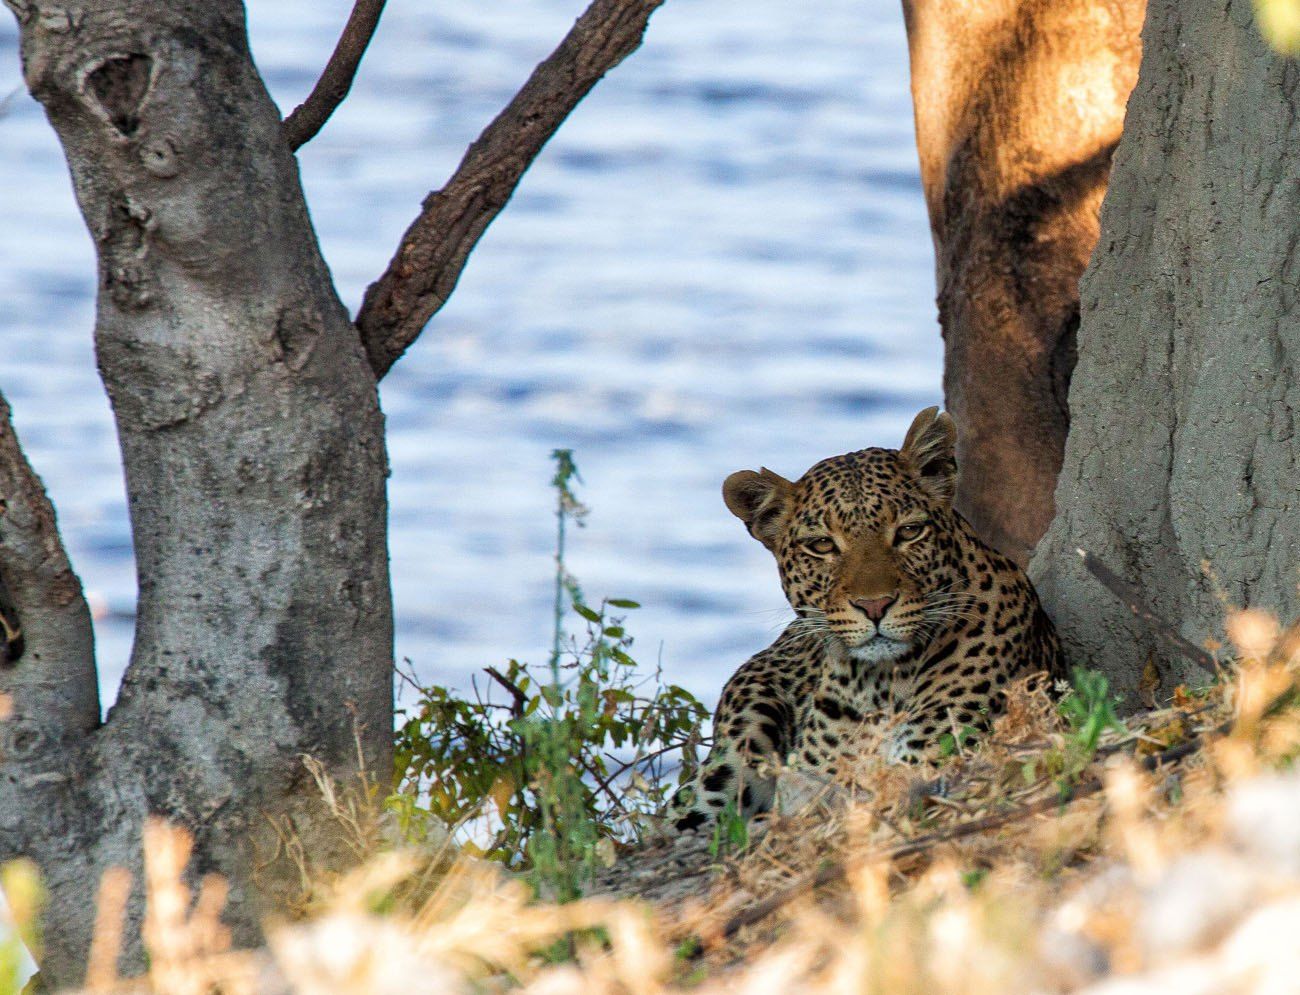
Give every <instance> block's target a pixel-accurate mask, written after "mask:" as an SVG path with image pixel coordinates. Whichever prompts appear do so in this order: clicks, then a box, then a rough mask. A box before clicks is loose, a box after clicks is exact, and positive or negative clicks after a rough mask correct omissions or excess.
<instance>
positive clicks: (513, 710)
mask: <svg viewBox="0 0 1300 995" xmlns="http://www.w3.org/2000/svg"><path fill="white" fill-rule="evenodd" d="M483 669H484V670H485V671H487V675H488V676H489V677H491V678H492V679H493V680H494V681H496V682H497V683H498V684H500V685H501V686H502V687H503V688H505V689H506V690H507V691H509V692H510V697H511V698H513V699H514V704H513V705H511V706H510V714H511V715H513V716H514V717H515V718H517V719H522V718H523V717H524V710H525V709H526V708H527V707H528V695H526V694H524V692H523V691H522V690H521V689H520V687H519V685H518V684H516V683H515V682H514V681H512V680H511V679H510V678H509V677H506V676H505V674H503V673H501V671H499V670H497V669H496V667H484V668H483Z"/></svg>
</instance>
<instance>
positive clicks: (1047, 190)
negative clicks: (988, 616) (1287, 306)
mask: <svg viewBox="0 0 1300 995" xmlns="http://www.w3.org/2000/svg"><path fill="white" fill-rule="evenodd" d="M1143 2H1144V0H958V2H955V3H954V2H948V0H945V2H940V0H903V13H904V15H905V18H906V23H907V37H908V48H909V52H910V55H911V63H912V96H913V103H914V107H915V112H916V138H917V146H918V149H919V152H920V158H921V179H922V183H923V184H924V187H925V197H926V204H927V206H928V208H929V213H930V224H931V230H932V233H933V235H934V245H935V262H936V267H935V268H936V278H937V284H938V304H939V321H940V324H941V325H942V327H943V334H944V342H945V353H944V393H945V396H946V401H947V406H948V409H949V410H950V411H951V412H952V414H953V416H954V418H955V419H956V422H957V426H958V430H959V435H958V442H957V458H958V465H959V467H960V476H959V479H958V488H957V507H958V509H959V510H961V511H962V513H963V514H965V515H966V517H967V518H968V519H969V520H970V521H971V524H972V525H974V526H975V528H976V530H977V531H979V532H980V534H981V535H983V536H984V537H985V538H986V539H987V540H988V541H990V542H992V543H993V544H994V545H996V546H998V547H999V548H1000V549H1002V551H1003V552H1005V553H1006V554H1007V555H1009V556H1011V557H1013V558H1015V559H1017V560H1018V561H1020V562H1021V563H1024V562H1025V561H1026V560H1027V559H1028V557H1029V553H1030V552H1031V551H1032V549H1033V547H1034V544H1035V543H1036V542H1037V541H1038V539H1039V537H1040V536H1041V535H1042V534H1043V532H1044V530H1045V529H1046V528H1047V525H1048V523H1049V522H1050V521H1051V519H1052V513H1053V503H1052V491H1053V488H1054V487H1055V484H1056V475H1057V472H1058V470H1059V469H1060V466H1061V453H1062V448H1063V446H1064V444H1065V436H1066V431H1067V429H1068V428H1069V413H1068V411H1067V407H1066V392H1067V389H1068V387H1069V382H1070V374H1071V372H1072V370H1073V368H1074V357H1075V332H1076V329H1077V327H1078V317H1079V296H1078V280H1079V276H1080V274H1082V272H1083V269H1084V266H1085V265H1086V264H1087V261H1088V256H1089V254H1090V253H1091V252H1092V249H1093V246H1094V245H1095V244H1096V241H1097V211H1098V208H1099V206H1100V204H1101V199H1102V195H1103V194H1104V193H1105V189H1106V175H1107V172H1108V170H1109V168H1110V157H1111V152H1112V150H1113V149H1114V146H1115V143H1116V141H1117V140H1118V139H1119V134H1120V128H1121V125H1122V121H1123V115H1124V102H1125V100H1126V99H1127V98H1128V94H1129V91H1130V90H1131V89H1132V86H1133V81H1134V79H1135V77H1136V73H1137V64H1138V55H1139V49H1138V30H1139V27H1140V25H1141V20H1142V6H1143Z"/></svg>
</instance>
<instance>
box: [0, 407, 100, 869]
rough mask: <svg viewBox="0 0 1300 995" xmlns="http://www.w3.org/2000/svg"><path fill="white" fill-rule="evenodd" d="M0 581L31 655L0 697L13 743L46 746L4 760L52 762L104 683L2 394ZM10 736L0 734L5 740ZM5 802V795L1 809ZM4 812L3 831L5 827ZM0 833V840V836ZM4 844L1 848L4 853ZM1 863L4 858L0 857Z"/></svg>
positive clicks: (82, 726)
mask: <svg viewBox="0 0 1300 995" xmlns="http://www.w3.org/2000/svg"><path fill="white" fill-rule="evenodd" d="M0 578H3V581H2V583H3V586H4V590H5V595H6V597H5V599H4V600H5V602H6V604H5V608H6V610H7V612H6V613H9V614H10V617H9V618H7V619H3V620H0V621H3V624H4V628H5V629H6V632H8V630H10V629H14V630H19V631H17V632H15V635H16V636H18V638H20V639H21V640H22V641H23V642H25V643H26V650H25V651H24V652H23V653H22V656H21V658H20V659H18V658H17V657H18V647H17V646H12V642H13V640H12V639H8V640H7V641H8V642H10V644H11V653H10V654H9V655H10V656H11V659H9V660H7V661H6V662H5V663H4V664H2V665H0V695H10V696H12V698H13V701H12V703H11V704H12V706H13V719H12V720H11V722H12V723H13V724H6V726H7V729H8V732H9V733H10V736H9V738H10V739H11V740H12V739H13V737H14V735H15V730H18V729H25V734H24V735H22V736H20V737H19V738H21V739H23V741H24V742H27V743H31V744H33V745H34V746H39V747H41V748H42V749H41V750H40V751H39V752H38V753H33V754H32V755H31V756H24V755H23V754H24V751H23V750H14V749H13V743H12V742H10V744H9V745H10V749H8V750H5V749H4V748H3V745H2V743H0V762H8V761H15V760H17V761H20V762H28V763H32V764H35V765H37V766H40V765H43V764H48V763H54V764H57V763H58V762H59V761H58V760H57V759H56V753H52V752H49V749H50V748H53V747H56V746H58V745H61V744H63V743H67V742H70V741H72V740H73V739H75V737H77V736H78V735H80V734H82V733H84V732H86V731H87V730H89V729H92V728H94V727H95V726H96V725H98V724H99V686H98V679H97V674H96V671H95V654H94V636H93V634H92V630H91V621H90V610H89V608H88V607H87V606H86V600H85V597H84V596H83V594H82V590H81V581H79V580H78V579H77V575H76V574H75V573H73V571H72V565H71V564H70V563H69V562H68V555H67V553H66V552H65V550H64V548H63V541H62V539H61V538H60V536H59V527H58V524H57V523H56V521H55V517H54V506H53V505H51V504H50V499H49V497H48V496H47V495H46V493H45V487H44V486H43V485H42V483H41V480H40V478H39V477H38V476H37V475H36V472H35V471H34V470H33V469H32V467H31V464H30V463H28V462H27V457H26V456H25V455H24V454H23V450H22V446H21V444H20V443H19V441H18V436H17V435H16V434H15V433H14V428H13V423H12V421H11V420H10V413H9V405H8V404H7V403H6V402H5V400H4V398H3V397H0ZM4 738H5V737H4V735H3V731H0V740H3V739H4ZM5 804H6V800H5V799H4V798H3V797H0V809H3V808H4V806H5ZM4 815H5V813H4V812H3V811H0V829H2V828H3V823H4ZM0 835H3V834H2V833H0ZM3 849H4V848H3V846H0V851H3ZM0 859H3V858H2V857H0Z"/></svg>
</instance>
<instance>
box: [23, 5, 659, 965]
mask: <svg viewBox="0 0 1300 995" xmlns="http://www.w3.org/2000/svg"><path fill="white" fill-rule="evenodd" d="M5 2H6V4H7V5H8V6H9V7H10V8H11V9H12V10H13V11H14V13H15V15H16V16H17V18H18V21H19V25H20V30H21V39H22V56H23V70H24V75H25V78H26V81H27V84H28V86H29V88H30V89H31V91H32V93H33V95H35V96H36V98H37V99H39V100H40V101H41V103H42V104H43V105H44V106H45V109H46V112H47V114H48V117H49V119H50V122H51V124H52V125H53V126H54V128H55V130H56V131H57V132H58V135H59V138H60V140H61V141H62V143H63V146H64V150H65V153H66V156H67V159H68V164H69V167H70V170H71V173H72V179H73V184H74V187H75V191H76V196H77V199H78V202H79V205H80V207H81V211H82V213H83V215H84V217H85V219H86V222H87V226H88V228H89V229H90V233H91V236H92V238H93V240H94V243H95V247H96V250H97V255H98V263H99V294H98V308H97V320H96V329H95V342H96V347H97V355H98V361H99V366H100V371H101V374H102V376H103V379H104V383H105V385H106V387H107V389H108V392H109V396H110V399H111V401H112V404H113V410H114V415H115V418H116V421H117V427H118V434H119V439H120V442H121V446H122V453H123V461H124V465H125V468H126V484H127V493H128V499H129V510H130V516H131V524H132V531H133V536H134V543H135V551H136V559H137V565H138V575H139V602H138V607H137V620H136V641H135V645H134V648H133V652H132V657H131V661H130V665H129V668H128V670H127V674H126V678H125V680H124V683H123V686H122V689H121V692H120V694H119V697H118V701H117V704H116V705H115V706H114V708H113V710H112V712H111V714H110V715H109V718H108V721H107V722H106V723H104V724H102V725H101V724H100V716H99V701H98V694H97V685H96V671H95V662H94V655H93V642H92V632H91V624H90V616H89V612H88V611H87V609H86V604H85V600H84V598H83V597H82V592H81V588H80V584H79V582H78V580H77V578H76V576H75V574H74V573H73V572H72V569H71V566H70V565H69V563H68V559H67V556H66V555H65V553H64V550H63V548H62V545H61V543H60V540H59V536H58V531H57V527H56V525H55V520H54V511H53V508H52V507H51V506H50V504H49V501H48V500H47V498H46V496H45V493H44V490H43V489H42V487H41V484H40V482H39V480H38V479H37V477H36V475H35V474H34V473H33V472H32V469H31V467H30V466H29V465H28V463H27V461H26V459H25V458H24V457H23V454H22V451H21V448H20V447H19V444H18V441H17V439H16V438H15V437H14V434H13V431H12V428H11V427H10V424H9V421H8V410H7V408H3V401H2V400H0V576H2V577H3V579H4V581H5V582H6V583H7V586H8V588H9V591H10V595H11V598H12V600H13V602H14V605H15V607H16V608H17V610H18V612H19V614H20V616H21V618H22V620H23V623H24V629H25V636H26V641H27V651H26V653H25V654H24V655H23V656H22V657H21V658H20V659H19V660H18V661H17V662H16V663H14V664H11V665H0V696H3V697H4V698H5V699H6V701H5V704H6V706H7V707H10V706H11V707H12V713H13V714H12V717H11V718H10V719H9V720H8V721H5V722H3V723H0V751H2V752H0V861H3V860H7V859H9V858H11V857H13V856H16V855H24V856H29V857H32V858H34V859H35V860H36V861H37V863H38V864H39V865H40V867H41V869H42V870H43V872H44V874H45V877H46V881H47V884H48V885H49V888H50V900H51V908H50V911H49V916H48V928H47V937H46V938H47V949H46V952H45V956H44V959H43V962H42V969H43V972H44V974H45V976H46V978H47V981H48V983H49V984H50V985H52V986H66V985H70V984H73V983H77V982H79V981H80V980H81V973H80V972H81V967H82V965H83V964H84V959H85V955H86V952H87V946H88V940H89V934H90V929H91V925H92V920H93V916H94V893H95V888H96V886H97V883H98V880H99V877H100V875H101V873H102V872H103V871H104V870H105V869H106V868H108V867H110V866H113V865H121V866H126V867H128V868H132V869H135V870H137V872H138V869H139V866H140V835H141V826H142V823H143V821H144V819H145V817H146V816H147V815H151V814H157V815H162V816H164V817H166V818H167V819H169V820H171V821H174V822H179V823H181V824H183V825H185V826H187V827H189V828H190V829H191V830H193V831H194V833H195V836H196V841H195V861H194V864H193V871H194V872H195V873H196V874H202V873H208V872H213V871H215V872H219V873H221V874H222V875H224V876H225V877H226V878H227V879H228V880H229V881H230V883H231V886H232V887H231V892H230V903H229V906H228V910H227V919H228V921H229V922H230V924H231V925H232V926H233V927H234V932H235V936H236V938H237V940H239V941H241V942H251V941H255V940H256V939H257V933H258V925H259V923H260V921H261V919H262V917H263V915H264V913H266V912H267V911H269V910H271V909H273V908H276V907H278V906H281V905H282V904H283V903H284V901H285V900H286V899H287V898H289V897H291V896H292V895H293V894H294V893H295V891H296V888H297V882H296V881H295V880H294V875H293V874H292V868H291V867H290V866H289V864H288V862H287V861H281V862H279V863H277V862H270V863H267V862H266V857H267V855H268V854H270V853H271V852H272V851H274V850H275V849H276V845H275V844H276V832H275V830H274V829H273V822H274V823H278V824H279V825H281V826H282V825H284V823H285V820H290V821H291V822H292V824H293V825H294V827H295V829H296V831H297V832H298V833H299V834H300V835H301V836H302V837H303V839H304V842H305V844H306V848H307V850H308V851H309V852H311V853H312V855H313V858H314V859H315V860H316V861H317V862H318V863H320V864H323V865H325V866H329V865H330V864H331V863H339V862H341V861H343V860H345V859H346V858H347V854H345V853H341V852H339V850H340V849H341V848H340V846H339V843H338V842H337V841H338V840H339V839H340V834H339V833H338V832H337V831H335V830H333V829H332V828H331V826H330V825H329V820H328V819H327V818H326V819H322V818H321V817H320V815H321V812H320V809H321V805H320V800H319V797H318V793H317V792H316V790H315V788H314V785H313V784H312V783H311V781H310V778H309V777H308V776H307V772H306V770H305V769H304V767H303V765H302V763H301V757H302V756H303V755H304V754H306V755H311V756H312V757H315V758H316V759H318V760H320V761H322V762H323V763H324V765H325V766H326V769H327V770H328V771H329V772H330V773H332V774H333V775H334V776H336V777H337V778H339V779H340V780H341V781H343V782H345V783H349V782H353V779H354V778H355V777H356V775H357V773H358V765H359V764H360V763H363V764H364V765H365V766H366V767H368V768H369V769H370V770H371V771H373V772H378V776H379V777H380V778H384V777H386V776H387V772H388V771H389V769H390V765H391V738H392V684H391V680H392V603H391V597H390V592H389V582H388V561H387V546H386V527H387V521H386V518H387V506H386V495H385V478H386V475H387V458H386V453H385V448H384V438H383V418H382V415H381V413H380V410H379V405H378V396H377V390H376V384H377V378H378V377H379V376H382V374H383V372H385V371H386V370H387V369H388V368H389V366H391V365H392V362H393V360H394V359H395V358H396V356H397V355H398V354H400V352H401V351H402V350H403V349H405V348H406V346H408V345H409V344H410V342H411V341H412V340H413V339H414V338H415V336H416V335H418V334H419V332H420V330H421V328H422V327H423V324H424V322H425V321H426V320H427V318H428V317H429V315H430V314H431V313H432V310H430V309H429V308H428V307H427V298H426V301H425V303H421V304H419V305H418V307H419V308H421V309H422V310H421V311H420V312H419V314H417V315H416V318H415V319H414V320H412V317H411V313H410V312H408V311H406V310H403V309H402V308H400V307H396V306H388V307H387V308H386V309H385V312H384V318H385V320H389V321H392V322H395V323H398V324H400V325H401V334H400V337H399V339H400V341H399V340H395V339H392V338H389V339H388V340H387V341H388V342H389V343H390V344H391V346H392V348H393V349H395V351H394V352H392V353H391V354H390V353H389V352H385V351H383V350H380V354H381V361H378V362H374V363H372V361H371V359H370V357H369V356H368V355H367V350H366V347H365V345H364V344H363V338H362V334H361V332H360V331H359V329H358V328H357V326H356V325H354V324H353V323H352V322H351V321H350V320H349V317H348V314H347V311H346V309H345V308H344V307H343V305H342V303H341V302H340V301H339V299H338V297H337V295H336V293H335V291H334V288H333V285H332V283H331V280H330V276H329V273H328V270H327V268H326V266H325V263H324V261H323V260H322V258H321V255H320V251H319V248H318V246H317V244H316V239H315V235H314V233H313V230H312V227H311V223H310V220H309V218H308V214H307V208H306V205H305V203H304V200H303V195H302V190H301V187H300V184H299V179H298V171H297V165H296V162H295V160H294V158H293V155H292V151H291V144H293V145H295V146H296V144H299V143H301V141H304V140H306V138H308V137H310V134H309V132H311V133H314V129H317V128H319V127H320V125H321V124H323V123H324V121H325V119H326V118H328V116H329V114H330V113H331V112H332V110H333V109H334V107H335V106H337V103H338V101H339V100H340V99H342V96H343V94H344V93H346V89H347V86H346V81H350V79H351V74H352V73H353V72H355V70H356V62H357V60H358V59H359V58H360V55H361V52H362V51H364V48H365V41H366V40H367V39H368V38H369V35H370V33H372V32H373V30H374V26H375V21H376V20H377V18H378V14H379V11H380V9H381V8H382V6H383V5H382V3H376V2H374V0H358V7H357V11H356V12H354V16H353V18H352V19H351V20H350V21H349V26H348V29H347V32H345V35H352V36H353V37H345V39H344V40H343V41H342V42H340V46H339V49H338V51H337V52H336V53H335V57H334V59H333V60H331V65H330V69H329V70H327V74H326V75H327V77H329V80H330V81H328V85H324V84H322V86H321V87H318V88H317V92H316V93H314V94H313V97H312V98H310V99H309V101H308V104H309V105H310V106H309V108H308V110H309V112H310V113H308V112H306V111H305V112H304V114H305V115H306V117H302V116H300V117H299V118H296V119H294V121H293V122H286V124H285V125H282V122H281V120H280V117H279V114H278V113H277V111H276V108H275V106H274V104H273V103H272V102H271V100H270V97H269V96H268V94H267V92H266V90H265V87H264V86H263V84H262V81H261V79H260V78H259V76H258V74H257V71H256V68H255V67H254V65H253V63H252V59H251V56H250V53H249V48H248V40H247V36H246V30H245V23H244V9H243V5H242V3H240V2H238V0H203V2H186V3H174V2H169V0H95V2H67V0H58V2H55V0H5ZM661 3H662V0H595V2H594V3H593V5H592V8H591V10H589V11H588V13H587V14H586V15H584V18H583V19H582V20H580V21H579V23H578V25H576V26H575V28H574V32H572V33H571V34H570V36H569V37H568V38H566V39H565V42H564V43H563V44H562V45H561V46H560V48H559V49H558V50H557V52H556V53H555V54H554V55H553V56H552V57H551V58H550V59H548V60H547V61H546V62H545V63H543V64H542V66H541V67H539V68H538V71H537V73H535V74H534V79H533V80H531V81H530V83H529V87H525V90H524V91H523V92H522V93H521V98H523V97H528V98H529V99H532V98H535V97H537V96H538V94H539V93H540V94H541V95H542V96H544V97H545V99H546V102H547V103H548V107H547V108H546V118H545V122H544V126H543V127H537V126H536V125H537V121H536V119H535V117H531V116H530V117H528V118H527V120H524V121H522V122H514V123H515V124H518V125H519V127H518V128H517V129H516V130H515V132H514V136H513V137H514V142H513V145H511V142H510V139H511V132H510V130H509V125H510V124H511V123H512V120H513V119H509V118H506V115H503V118H506V120H505V123H504V124H502V120H501V119H499V120H498V121H497V122H495V123H494V124H493V126H492V128H489V132H488V133H485V136H490V137H491V138H492V143H491V145H490V146H488V145H487V144H486V143H485V141H484V139H480V141H479V143H476V146H475V147H476V148H478V149H480V150H483V149H486V148H490V149H492V150H496V155H495V156H488V157H486V158H484V157H483V156H481V155H480V156H478V157H477V158H475V156H474V155H473V154H471V155H470V156H468V157H467V159H466V162H465V163H464V164H462V167H461V169H460V170H459V171H458V173H457V175H456V177H455V178H454V180H453V182H452V184H449V187H451V186H453V185H454V187H455V189H456V190H457V191H460V192H462V193H466V192H467V197H466V199H465V200H464V202H463V203H461V206H460V207H459V209H458V211H457V214H456V219H455V220H456V224H455V226H454V230H450V231H449V230H444V228H443V227H441V226H439V225H424V226H423V227H422V226H421V225H420V224H419V222H418V221H417V224H416V225H415V226H413V227H412V230H411V232H408V234H407V237H406V239H405V240H404V242H403V250H402V252H399V257H398V259H396V260H394V263H393V265H392V266H390V268H389V272H387V273H386V274H384V276H383V277H381V281H380V282H381V284H383V285H384V286H394V285H402V284H403V281H405V283H407V284H414V285H415V286H416V287H417V288H418V287H419V286H420V285H421V280H422V279H423V277H422V276H421V275H420V274H413V273H412V272H411V264H410V260H411V258H412V255H411V254H412V253H415V254H416V255H417V256H419V258H421V259H435V260H438V259H441V260H445V261H446V260H449V265H450V266H451V268H452V269H454V271H455V274H458V273H459V271H460V269H461V268H463V266H464V264H465V260H466V258H467V256H468V254H469V252H470V250H471V249H472V248H473V245H474V243H475V241H476V240H477V238H478V236H479V235H481V234H482V232H483V231H484V230H485V229H486V227H487V225H488V224H489V223H490V222H491V220H492V218H493V217H495V216H496V214H497V212H498V211H499V210H500V209H501V207H502V206H503V205H504V204H505V203H506V201H507V200H508V199H509V197H510V194H511V192H512V191H513V189H514V186H515V185H516V184H517V183H518V181H519V179H520V177H521V176H522V175H523V172H524V170H525V169H526V168H527V165H528V164H529V163H530V162H531V161H532V160H533V158H534V157H535V156H536V155H537V153H538V152H539V151H540V149H541V147H542V146H543V145H544V144H545V142H546V140H547V139H548V138H549V137H550V135H551V134H552V133H553V132H554V130H555V128H556V127H557V126H558V125H559V123H560V122H561V121H562V120H563V117H564V116H565V114H567V113H568V111H569V110H571V109H572V108H573V107H574V106H575V105H576V104H577V103H578V101H580V100H581V99H582V97H583V96H584V95H585V94H586V92H587V91H588V90H589V89H590V88H591V86H593V85H594V84H595V83H596V81H598V80H599V79H600V77H601V76H602V75H603V74H604V73H605V72H606V71H607V70H608V69H610V68H612V67H613V66H614V65H616V64H617V63H618V62H619V61H620V60H621V59H622V58H623V57H624V56H626V55H627V54H628V53H629V52H631V51H632V50H633V49H634V48H636V46H637V44H638V43H639V42H640V39H641V36H642V33H643V32H644V30H645V27H646V22H647V21H648V19H649V17H650V15H651V14H652V13H653V12H654V10H655V9H656V8H657V7H658V6H659V5H660V4H661ZM593 12H595V13H594V14H593ZM362 34H364V37H361V36H362ZM331 73H333V75H332V76H331ZM539 78H540V80H541V83H542V84H545V86H542V88H541V89H538V80H539ZM530 87H531V88H532V89H531V90H530V89H529V88H530ZM517 103H518V101H516V104H517ZM516 104H512V105H511V107H512V108H515V107H516ZM524 109H525V110H527V102H525V107H524ZM507 113H509V112H507ZM308 118H310V120H309V121H308ZM303 122H307V123H306V124H304V123H303ZM493 129H495V130H493ZM507 146H509V155H508V156H507V157H506V158H507V159H508V165H507V166H505V167H504V168H505V173H504V174H502V172H501V169H502V168H503V167H502V166H501V162H502V155H503V152H502V150H503V149H505V148H506V147H507ZM476 190H478V191H484V193H483V194H482V195H481V196H480V195H477V194H475V191H476ZM458 196H459V194H458ZM446 242H454V245H452V247H451V249H450V250H449V251H443V250H442V249H441V248H440V246H441V245H442V244H443V243H446ZM433 278H436V280H437V282H436V285H435V286H436V290H437V292H438V293H440V294H442V295H443V296H445V294H446V293H448V292H449V291H450V288H451V286H452V285H454V274H453V275H452V276H451V278H450V282H447V270H446V269H445V268H444V269H440V270H438V272H437V273H434V274H432V275H431V276H430V279H433ZM421 315H422V316H421ZM138 879H139V875H138V873H137V881H138ZM140 915H141V903H140V900H139V894H138V892H137V894H136V895H135V897H134V899H133V901H132V902H131V903H130V906H129V919H130V922H129V923H128V930H127V935H128V937H129V945H128V949H127V952H126V960H125V962H124V965H123V966H124V967H126V968H128V969H129V968H131V967H132V966H135V967H138V966H139V963H140V956H141V951H140V947H139V945H138V931H137V929H136V927H137V926H138V923H139V920H140Z"/></svg>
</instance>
